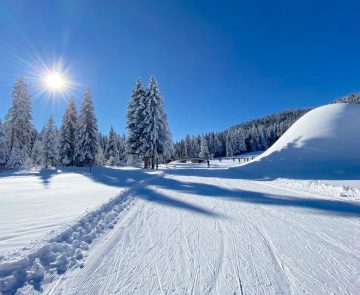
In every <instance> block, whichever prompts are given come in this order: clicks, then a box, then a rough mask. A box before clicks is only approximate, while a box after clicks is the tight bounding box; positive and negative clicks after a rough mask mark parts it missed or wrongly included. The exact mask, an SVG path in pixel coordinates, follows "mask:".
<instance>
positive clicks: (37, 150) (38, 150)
mask: <svg viewBox="0 0 360 295" xmlns="http://www.w3.org/2000/svg"><path fill="white" fill-rule="evenodd" d="M31 160H32V164H33V165H34V166H42V165H43V164H44V149H43V144H42V141H41V140H40V138H39V136H38V137H37V138H36V139H35V141H34V143H33V146H32V149H31Z"/></svg>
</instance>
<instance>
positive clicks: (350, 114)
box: [241, 103, 360, 180]
mask: <svg viewBox="0 0 360 295" xmlns="http://www.w3.org/2000/svg"><path fill="white" fill-rule="evenodd" d="M359 129H360V105H357V104H341V103H338V104H330V105H325V106H322V107H319V108H317V109H315V110H312V111H310V112H308V113H306V114H305V115H304V116H303V117H301V118H300V119H299V120H298V121H297V122H296V123H294V125H293V126H292V127H290V128H289V129H288V130H287V131H286V132H285V134H284V135H283V136H282V137H281V138H280V139H279V140H278V141H277V142H276V143H275V144H274V145H273V146H271V147H270V148H269V149H268V150H267V151H266V152H264V153H263V154H262V155H261V156H260V157H258V158H257V159H256V160H255V161H254V162H252V163H250V164H249V165H247V167H246V168H243V169H241V171H242V172H243V173H244V175H245V174H246V177H248V176H250V175H251V177H259V178H264V177H265V178H276V177H291V178H300V179H327V180H331V179H334V180H341V179H360V153H359V150H360V137H359V136H357V134H358V130H359Z"/></svg>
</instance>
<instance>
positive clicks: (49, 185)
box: [0, 167, 150, 256]
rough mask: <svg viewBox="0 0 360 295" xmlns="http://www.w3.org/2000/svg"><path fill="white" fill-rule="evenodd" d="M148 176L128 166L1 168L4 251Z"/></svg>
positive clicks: (36, 237)
mask: <svg viewBox="0 0 360 295" xmlns="http://www.w3.org/2000/svg"><path fill="white" fill-rule="evenodd" d="M149 176H150V175H149V174H146V173H145V172H142V171H141V170H140V169H134V168H126V167H125V168H121V169H110V168H93V169H92V173H91V174H90V173H89V169H88V168H61V169H56V170H55V169H54V170H47V169H43V170H32V171H18V172H15V173H14V172H13V171H12V170H6V171H2V172H0V255H3V256H4V255H5V254H6V252H8V251H10V250H14V248H23V247H29V244H30V242H31V241H33V242H35V241H36V240H42V239H45V238H47V237H48V234H49V232H50V231H55V232H56V231H58V230H59V229H60V228H61V227H62V225H66V224H68V223H71V222H72V221H74V220H75V219H76V218H77V217H79V216H81V215H83V214H85V213H86V212H87V211H91V210H93V209H95V208H96V207H98V206H99V205H101V204H102V203H104V202H107V201H108V200H109V199H110V198H112V197H114V196H115V195H116V194H118V193H119V192H121V191H122V190H124V189H126V188H127V187H129V186H131V185H132V184H134V183H135V182H137V181H139V180H143V179H145V178H147V177H149Z"/></svg>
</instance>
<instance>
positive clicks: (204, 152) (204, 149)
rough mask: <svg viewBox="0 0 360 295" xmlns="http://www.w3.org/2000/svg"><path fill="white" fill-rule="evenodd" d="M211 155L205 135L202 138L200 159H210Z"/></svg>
mask: <svg viewBox="0 0 360 295" xmlns="http://www.w3.org/2000/svg"><path fill="white" fill-rule="evenodd" d="M209 156H210V153H209V148H208V143H207V140H206V137H205V135H203V136H201V141H200V153H199V157H200V158H202V159H209Z"/></svg>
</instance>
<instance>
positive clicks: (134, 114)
mask: <svg viewBox="0 0 360 295" xmlns="http://www.w3.org/2000/svg"><path fill="white" fill-rule="evenodd" d="M145 94H146V93H145V90H144V88H143V86H142V83H141V80H137V81H136V84H135V88H134V89H133V92H132V95H131V98H130V101H129V103H128V107H127V126H126V127H127V130H128V136H127V152H128V154H129V155H130V156H131V157H132V158H133V159H136V160H138V159H139V157H140V158H141V156H142V145H143V143H144V138H143V133H144V126H143V123H144V112H145Z"/></svg>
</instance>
